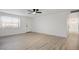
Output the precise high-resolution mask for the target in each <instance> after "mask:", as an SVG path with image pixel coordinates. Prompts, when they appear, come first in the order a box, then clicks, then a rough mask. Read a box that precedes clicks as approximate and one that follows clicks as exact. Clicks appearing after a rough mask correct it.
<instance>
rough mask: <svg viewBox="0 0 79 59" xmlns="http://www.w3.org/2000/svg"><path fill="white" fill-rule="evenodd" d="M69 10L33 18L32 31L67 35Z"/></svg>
mask: <svg viewBox="0 0 79 59" xmlns="http://www.w3.org/2000/svg"><path fill="white" fill-rule="evenodd" d="M68 15H69V12H62V13H56V14H47V15H43V16H40V17H37V18H35V19H34V20H33V23H32V31H33V32H38V33H45V34H49V35H56V36H61V37H67V33H68V31H67V18H68Z"/></svg>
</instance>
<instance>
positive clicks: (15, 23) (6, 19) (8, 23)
mask: <svg viewBox="0 0 79 59" xmlns="http://www.w3.org/2000/svg"><path fill="white" fill-rule="evenodd" d="M0 20H1V21H0V25H1V27H2V28H6V27H10V28H19V27H20V19H19V17H13V16H1V17H0Z"/></svg>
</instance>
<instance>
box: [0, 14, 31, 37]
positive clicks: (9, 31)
mask: <svg viewBox="0 0 79 59" xmlns="http://www.w3.org/2000/svg"><path fill="white" fill-rule="evenodd" d="M1 14H5V13H1ZM6 15H8V14H6ZM12 16H17V15H12ZM19 17H20V27H19V28H14V29H13V28H5V29H2V28H0V36H7V35H13V34H19V33H25V32H29V31H31V19H32V18H29V17H25V16H19Z"/></svg>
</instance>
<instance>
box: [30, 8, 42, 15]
mask: <svg viewBox="0 0 79 59" xmlns="http://www.w3.org/2000/svg"><path fill="white" fill-rule="evenodd" d="M28 11H29V13H28V14H34V15H36V14H40V13H42V12H40V11H39V9H32V10H28Z"/></svg>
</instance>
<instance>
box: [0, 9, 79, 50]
mask: <svg viewBox="0 0 79 59" xmlns="http://www.w3.org/2000/svg"><path fill="white" fill-rule="evenodd" d="M78 36H79V10H76V9H0V50H75V49H76V50H78V49H79V43H78V41H79V37H78Z"/></svg>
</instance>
